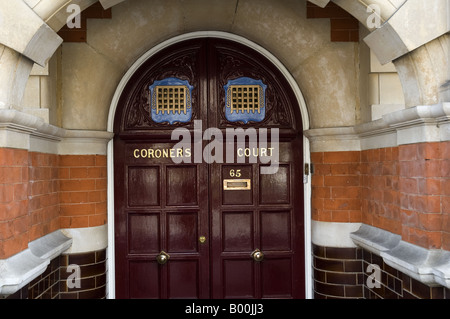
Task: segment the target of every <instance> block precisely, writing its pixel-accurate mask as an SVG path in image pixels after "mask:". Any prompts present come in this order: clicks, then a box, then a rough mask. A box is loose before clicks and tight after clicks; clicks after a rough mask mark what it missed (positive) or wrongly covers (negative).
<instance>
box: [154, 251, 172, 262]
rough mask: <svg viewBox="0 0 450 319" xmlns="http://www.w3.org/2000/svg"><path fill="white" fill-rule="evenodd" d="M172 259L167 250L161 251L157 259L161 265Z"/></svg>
mask: <svg viewBox="0 0 450 319" xmlns="http://www.w3.org/2000/svg"><path fill="white" fill-rule="evenodd" d="M169 259H170V256H169V254H167V253H166V252H165V251H161V252H160V253H159V255H158V256H156V261H157V262H158V264H160V265H164V264H165V263H167V262H168V261H169Z"/></svg>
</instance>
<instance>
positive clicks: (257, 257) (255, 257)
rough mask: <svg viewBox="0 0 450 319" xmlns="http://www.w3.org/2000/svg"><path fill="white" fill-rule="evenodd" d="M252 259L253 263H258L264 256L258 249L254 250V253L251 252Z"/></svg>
mask: <svg viewBox="0 0 450 319" xmlns="http://www.w3.org/2000/svg"><path fill="white" fill-rule="evenodd" d="M252 258H253V260H254V261H257V262H260V261H263V259H264V254H263V252H262V251H260V250H259V249H256V250H255V251H254V252H252Z"/></svg>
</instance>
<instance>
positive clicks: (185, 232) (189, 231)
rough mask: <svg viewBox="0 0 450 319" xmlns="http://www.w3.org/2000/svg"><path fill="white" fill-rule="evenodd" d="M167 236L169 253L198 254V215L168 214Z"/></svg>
mask: <svg viewBox="0 0 450 319" xmlns="http://www.w3.org/2000/svg"><path fill="white" fill-rule="evenodd" d="M166 234H167V239H166V240H167V249H168V252H169V253H172V252H197V251H198V213H197V212H182V213H168V214H167V231H166Z"/></svg>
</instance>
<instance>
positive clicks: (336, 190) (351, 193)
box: [331, 186, 362, 198]
mask: <svg viewBox="0 0 450 319" xmlns="http://www.w3.org/2000/svg"><path fill="white" fill-rule="evenodd" d="M361 193H362V190H361V188H360V187H358V186H349V187H333V188H332V191H331V197H332V198H361Z"/></svg>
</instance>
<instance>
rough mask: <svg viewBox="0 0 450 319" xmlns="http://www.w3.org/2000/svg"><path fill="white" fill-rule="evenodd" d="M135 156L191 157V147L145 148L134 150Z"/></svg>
mask: <svg viewBox="0 0 450 319" xmlns="http://www.w3.org/2000/svg"><path fill="white" fill-rule="evenodd" d="M133 156H134V158H179V157H191V156H192V153H191V149H190V148H186V149H183V148H163V149H159V148H156V149H155V148H143V149H135V150H134V151H133Z"/></svg>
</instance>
